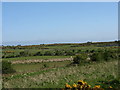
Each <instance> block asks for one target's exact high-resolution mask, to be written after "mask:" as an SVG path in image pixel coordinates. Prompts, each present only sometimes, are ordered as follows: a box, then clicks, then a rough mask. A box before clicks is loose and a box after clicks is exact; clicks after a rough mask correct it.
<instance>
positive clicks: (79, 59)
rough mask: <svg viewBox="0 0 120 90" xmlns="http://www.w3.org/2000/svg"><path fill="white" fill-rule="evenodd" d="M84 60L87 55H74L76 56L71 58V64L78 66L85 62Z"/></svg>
mask: <svg viewBox="0 0 120 90" xmlns="http://www.w3.org/2000/svg"><path fill="white" fill-rule="evenodd" d="M86 59H87V54H85V53H82V54H79V55H76V56H75V57H74V58H73V63H74V64H80V63H81V62H85V61H86Z"/></svg>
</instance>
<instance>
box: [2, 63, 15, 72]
mask: <svg viewBox="0 0 120 90" xmlns="http://www.w3.org/2000/svg"><path fill="white" fill-rule="evenodd" d="M14 72H15V70H14V69H13V67H12V65H11V62H9V61H2V73H3V74H9V73H14Z"/></svg>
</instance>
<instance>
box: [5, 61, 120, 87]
mask: <svg viewBox="0 0 120 90" xmlns="http://www.w3.org/2000/svg"><path fill="white" fill-rule="evenodd" d="M117 64H118V61H117V60H114V61H109V62H101V63H91V64H85V65H81V66H75V67H73V66H71V67H60V68H52V69H48V70H43V71H37V72H33V73H27V74H20V75H18V74H17V75H12V76H9V77H7V79H6V80H5V81H4V82H3V83H4V84H3V86H4V87H5V88H64V85H65V83H69V84H73V83H76V81H78V80H84V81H86V82H88V83H89V84H90V85H92V86H94V85H101V86H103V87H108V86H109V85H111V83H107V84H105V82H110V81H111V82H112V81H114V80H116V79H117V72H118V65H117ZM18 67H19V66H18ZM35 67H36V66H35ZM17 69H18V71H19V68H17ZM106 72H107V73H106ZM116 84H117V86H115V85H114V84H113V83H112V85H111V86H112V87H118V84H119V83H116Z"/></svg>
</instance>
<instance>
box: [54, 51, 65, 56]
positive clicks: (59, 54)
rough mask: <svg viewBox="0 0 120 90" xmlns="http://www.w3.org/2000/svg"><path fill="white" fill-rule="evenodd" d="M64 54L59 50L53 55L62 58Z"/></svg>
mask: <svg viewBox="0 0 120 90" xmlns="http://www.w3.org/2000/svg"><path fill="white" fill-rule="evenodd" d="M64 54H65V53H64V52H63V51H60V50H56V51H55V55H56V56H62V55H64Z"/></svg>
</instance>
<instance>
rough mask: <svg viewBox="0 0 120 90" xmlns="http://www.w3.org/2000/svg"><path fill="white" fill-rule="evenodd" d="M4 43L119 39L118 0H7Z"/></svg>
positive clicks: (4, 10)
mask: <svg viewBox="0 0 120 90" xmlns="http://www.w3.org/2000/svg"><path fill="white" fill-rule="evenodd" d="M2 40H3V45H19V44H21V45H29V44H43V43H71V42H72V43H77V42H78V43H81V42H87V41H92V42H94V41H111V40H113V41H114V40H118V3H117V2H31V3H30V2H4V3H3V4H2Z"/></svg>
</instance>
